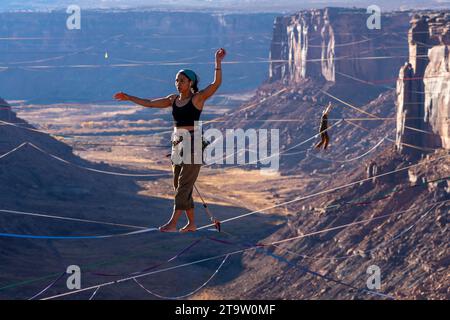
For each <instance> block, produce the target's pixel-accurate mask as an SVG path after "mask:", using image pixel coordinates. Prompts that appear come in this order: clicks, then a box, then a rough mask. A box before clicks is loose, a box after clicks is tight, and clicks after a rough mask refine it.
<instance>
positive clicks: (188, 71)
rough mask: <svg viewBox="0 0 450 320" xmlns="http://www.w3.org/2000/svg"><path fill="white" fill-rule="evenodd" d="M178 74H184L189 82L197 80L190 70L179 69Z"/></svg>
mask: <svg viewBox="0 0 450 320" xmlns="http://www.w3.org/2000/svg"><path fill="white" fill-rule="evenodd" d="M178 73H184V74H185V75H186V76H187V77H188V78H189V80H191V81H193V82H195V81H196V80H197V75H196V74H195V72H194V71H192V70H190V69H181V70H180V71H178Z"/></svg>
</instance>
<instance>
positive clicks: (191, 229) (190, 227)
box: [180, 223, 197, 232]
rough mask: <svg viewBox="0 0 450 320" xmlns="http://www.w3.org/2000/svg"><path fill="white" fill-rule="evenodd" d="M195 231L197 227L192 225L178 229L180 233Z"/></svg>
mask: <svg viewBox="0 0 450 320" xmlns="http://www.w3.org/2000/svg"><path fill="white" fill-rule="evenodd" d="M195 231H197V226H196V225H195V224H193V223H188V224H187V225H185V226H184V227H183V228H181V229H180V232H195Z"/></svg>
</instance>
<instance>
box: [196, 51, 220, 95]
mask: <svg viewBox="0 0 450 320" xmlns="http://www.w3.org/2000/svg"><path fill="white" fill-rule="evenodd" d="M225 55H226V51H225V49H223V48H220V49H219V50H217V51H216V67H215V68H214V81H213V82H212V83H211V84H210V85H209V86H207V87H206V88H205V89H203V90H201V91H200V92H199V96H200V97H201V99H202V100H203V101H205V100H206V99H208V98H209V97H211V96H212V95H213V94H214V93H215V92H216V91H217V89H219V87H220V85H221V84H222V60H223V58H225Z"/></svg>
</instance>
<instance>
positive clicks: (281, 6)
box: [0, 0, 450, 12]
mask: <svg viewBox="0 0 450 320" xmlns="http://www.w3.org/2000/svg"><path fill="white" fill-rule="evenodd" d="M69 4H78V5H80V6H81V7H85V8H93V7H95V8H105V9H110V8H139V7H149V8H153V9H181V10H182V9H189V8H198V9H224V10H231V11H238V10H245V11H247V12H251V11H255V12H256V11H261V10H263V11H272V10H273V11H285V10H287V11H292V10H299V9H303V8H310V7H318V8H321V7H325V6H357V7H367V6H369V5H372V4H376V5H379V6H380V7H381V8H382V9H383V8H384V9H385V10H392V9H407V8H416V9H419V8H432V7H437V6H439V7H444V8H450V0H345V1H343V0H0V10H14V9H19V10H35V9H40V10H45V9H55V8H64V7H67V6H68V5H69Z"/></svg>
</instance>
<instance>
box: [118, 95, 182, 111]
mask: <svg viewBox="0 0 450 320" xmlns="http://www.w3.org/2000/svg"><path fill="white" fill-rule="evenodd" d="M175 97H176V95H174V94H170V95H168V96H167V97H165V98H158V99H141V98H138V97H134V96H132V95H129V94H126V93H124V92H119V93H116V94H115V95H114V99H116V100H120V101H131V102H134V103H136V104H139V105H141V106H144V107H147V108H167V107H170V106H171V105H172V103H173V99H175Z"/></svg>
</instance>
